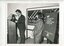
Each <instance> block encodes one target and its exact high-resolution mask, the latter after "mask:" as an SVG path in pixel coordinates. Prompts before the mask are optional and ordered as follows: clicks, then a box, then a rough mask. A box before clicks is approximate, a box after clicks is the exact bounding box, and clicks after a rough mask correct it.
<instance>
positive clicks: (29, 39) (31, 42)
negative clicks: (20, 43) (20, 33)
mask: <svg viewBox="0 0 64 46" xmlns="http://www.w3.org/2000/svg"><path fill="white" fill-rule="evenodd" d="M25 44H34V40H33V39H31V38H28V39H26V41H25ZM41 44H47V40H44V42H43V43H41Z"/></svg>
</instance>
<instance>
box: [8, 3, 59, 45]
mask: <svg viewBox="0 0 64 46" xmlns="http://www.w3.org/2000/svg"><path fill="white" fill-rule="evenodd" d="M7 44H59V3H8V4H7Z"/></svg>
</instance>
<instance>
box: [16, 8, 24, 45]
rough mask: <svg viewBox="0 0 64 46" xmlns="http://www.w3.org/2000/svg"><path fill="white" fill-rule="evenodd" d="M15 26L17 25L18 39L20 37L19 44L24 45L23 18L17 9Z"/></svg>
mask: <svg viewBox="0 0 64 46" xmlns="http://www.w3.org/2000/svg"><path fill="white" fill-rule="evenodd" d="M15 12H16V14H17V16H16V19H17V20H16V21H15V22H16V25H17V29H18V30H19V35H20V36H19V37H20V43H23V44H24V43H25V17H24V15H22V12H21V11H20V10H19V9H17V10H16V11H15Z"/></svg>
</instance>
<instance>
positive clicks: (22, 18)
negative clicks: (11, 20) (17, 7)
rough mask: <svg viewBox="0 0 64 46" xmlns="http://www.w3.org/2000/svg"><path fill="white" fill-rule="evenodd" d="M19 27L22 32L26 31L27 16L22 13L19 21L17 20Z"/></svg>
mask: <svg viewBox="0 0 64 46" xmlns="http://www.w3.org/2000/svg"><path fill="white" fill-rule="evenodd" d="M17 27H18V29H19V31H20V32H24V31H25V17H24V15H21V16H20V17H19V19H18V22H17Z"/></svg>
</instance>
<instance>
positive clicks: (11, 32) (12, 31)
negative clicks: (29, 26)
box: [7, 21, 17, 44]
mask: <svg viewBox="0 0 64 46" xmlns="http://www.w3.org/2000/svg"><path fill="white" fill-rule="evenodd" d="M7 27H8V34H7V35H8V39H7V40H8V43H13V44H14V43H16V42H17V40H16V38H17V37H16V36H17V31H16V23H14V22H12V21H7Z"/></svg>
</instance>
